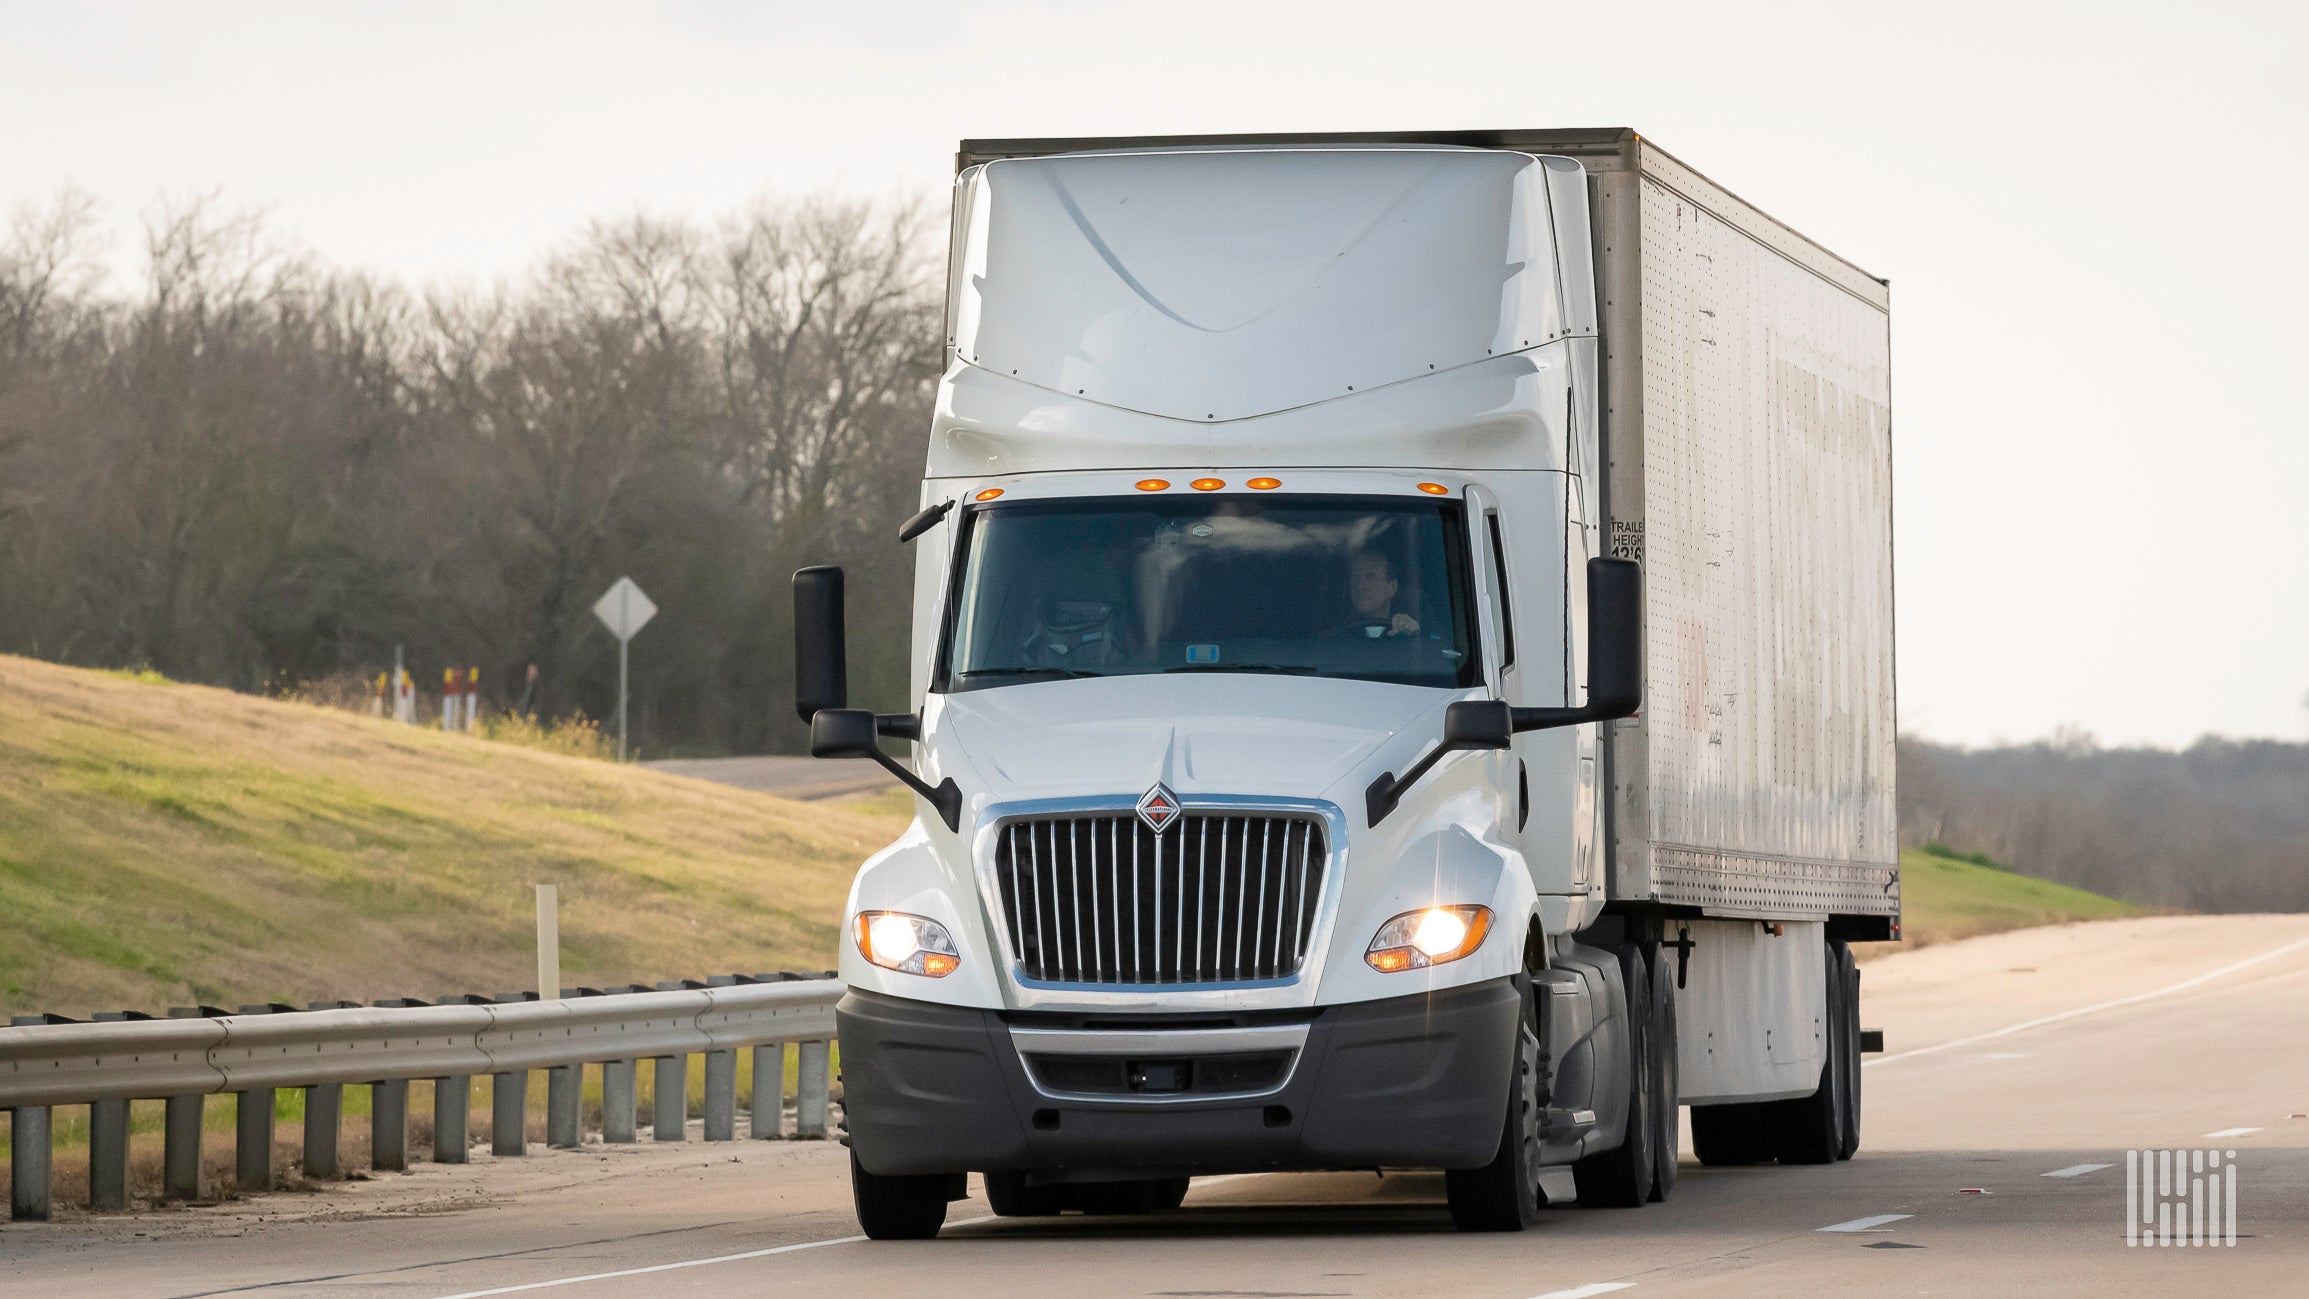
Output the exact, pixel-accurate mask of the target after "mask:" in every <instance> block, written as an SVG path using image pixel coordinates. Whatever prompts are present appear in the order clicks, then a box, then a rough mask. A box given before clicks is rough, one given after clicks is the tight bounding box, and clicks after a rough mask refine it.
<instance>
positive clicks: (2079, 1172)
mask: <svg viewBox="0 0 2309 1299" xmlns="http://www.w3.org/2000/svg"><path fill="white" fill-rule="evenodd" d="M2114 1167H2116V1165H2115V1164H2070V1165H2069V1166H2068V1167H2066V1168H2056V1169H2054V1170H2052V1171H2051V1172H2049V1173H2040V1174H2038V1176H2040V1177H2082V1176H2084V1175H2085V1174H2086V1173H2097V1172H2099V1171H2101V1170H2102V1169H2104V1168H2114Z"/></svg>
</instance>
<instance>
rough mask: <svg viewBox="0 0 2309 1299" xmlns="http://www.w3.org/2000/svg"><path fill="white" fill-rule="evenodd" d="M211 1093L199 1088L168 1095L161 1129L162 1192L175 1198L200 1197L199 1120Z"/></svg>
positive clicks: (195, 1198) (193, 1198)
mask: <svg viewBox="0 0 2309 1299" xmlns="http://www.w3.org/2000/svg"><path fill="white" fill-rule="evenodd" d="M207 1100H208V1097H206V1096H203V1095H201V1094H200V1093H198V1092H195V1093H193V1094H192V1095H190V1096H171V1097H169V1098H168V1110H167V1118H166V1121H165V1122H164V1124H163V1127H162V1132H161V1152H160V1169H161V1173H160V1184H161V1193H162V1194H163V1195H164V1196H166V1197H167V1198H169V1199H172V1200H197V1199H199V1198H200V1123H201V1115H202V1113H203V1107H204V1102H206V1101H207Z"/></svg>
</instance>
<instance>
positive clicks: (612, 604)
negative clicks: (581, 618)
mask: <svg viewBox="0 0 2309 1299" xmlns="http://www.w3.org/2000/svg"><path fill="white" fill-rule="evenodd" d="M593 616H594V617H596V618H599V619H601V621H602V625H603V626H605V627H607V628H609V632H610V635H612V636H615V637H617V638H618V639H619V640H621V641H625V640H632V639H633V634H634V633H635V632H637V631H640V630H641V629H642V628H644V627H646V626H648V625H649V620H650V619H652V618H655V617H657V605H656V604H655V603H653V602H652V601H651V600H650V598H649V597H648V596H646V595H643V594H642V593H641V588H640V587H638V586H635V585H634V583H633V579H632V578H630V577H621V578H619V579H617V584H616V585H615V586H612V587H610V588H609V590H608V591H607V592H605V593H604V594H603V595H602V597H601V598H600V599H599V600H596V601H594V602H593Z"/></svg>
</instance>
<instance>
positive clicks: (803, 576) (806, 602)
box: [794, 564, 871, 746]
mask: <svg viewBox="0 0 2309 1299" xmlns="http://www.w3.org/2000/svg"><path fill="white" fill-rule="evenodd" d="M848 648H849V647H848V646H847V645H846V644H845V643H844V640H843V636H842V570H841V569H840V568H838V567H836V566H833V565H830V564H828V565H820V566H818V567H816V568H805V569H802V570H801V571H799V572H797V573H795V574H794V711H795V712H796V713H798V714H800V715H801V718H802V720H803V721H805V722H807V721H809V720H811V719H812V718H814V717H816V716H817V715H818V713H819V712H820V711H821V710H823V709H828V708H847V707H849V706H850V670H849V653H848ZM869 716H871V714H869ZM811 743H812V744H813V746H814V745H815V744H816V730H815V728H812V732H811Z"/></svg>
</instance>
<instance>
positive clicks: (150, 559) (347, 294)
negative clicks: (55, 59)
mask: <svg viewBox="0 0 2309 1299" xmlns="http://www.w3.org/2000/svg"><path fill="white" fill-rule="evenodd" d="M95 218H96V212H95V210H94V208H93V205H92V204H90V203H89V202H88V201H87V200H85V199H83V198H80V197H77V196H74V195H71V194H67V195H65V196H62V197H61V198H59V199H58V200H56V201H55V202H54V203H52V204H49V205H47V206H44V207H41V208H38V209H34V210H26V211H22V212H19V213H18V214H16V216H15V218H14V220H13V221H12V222H11V224H10V226H9V228H8V230H7V231H6V234H5V237H4V239H0V651H5V652H11V653H19V654H27V655H32V656H35V657H40V658H45V659H50V660H55V661H60V662H65V663H74V664H81V665H88V666H102V667H119V666H129V665H138V666H147V665H148V666H150V667H152V668H155V669H158V670H159V671H161V672H163V673H165V674H167V675H168V676H169V677H171V678H173V679H178V680H186V681H198V682H206V683H210V684H215V685H222V686H229V687H233V688H236V689H241V690H275V689H280V688H282V687H285V686H290V685H295V684H299V683H306V682H312V681H317V680H323V679H327V678H331V677H341V676H344V675H347V674H354V673H358V674H362V675H369V674H374V673H377V672H379V671H382V670H383V669H384V668H385V667H387V666H389V665H390V664H391V662H392V660H393V653H394V648H395V647H396V646H402V647H405V650H406V653H407V656H408V660H409V662H410V664H411V666H412V668H413V669H414V670H415V672H416V677H417V681H418V683H419V686H420V688H428V687H429V688H433V689H437V688H438V683H439V681H440V678H441V670H442V669H443V668H447V667H458V668H462V667H466V666H471V665H479V666H480V667H481V668H482V672H483V689H484V697H485V700H486V702H487V704H488V705H489V706H490V707H492V708H497V709H502V708H506V707H510V706H515V705H518V704H519V703H520V702H522V700H523V698H524V696H525V695H526V696H527V702H528V703H529V706H530V708H531V709H532V710H533V711H535V712H537V713H539V714H541V715H544V716H548V717H552V716H560V715H565V714H568V713H571V712H575V711H579V710H582V711H583V712H585V713H587V714H589V715H591V716H593V717H596V718H599V717H602V716H604V715H606V714H607V713H608V712H609V711H610V710H611V709H612V708H614V706H615V691H616V654H615V642H614V641H613V640H611V638H610V637H609V636H608V634H607V633H606V632H605V631H603V630H602V628H601V627H600V626H599V625H598V624H597V623H596V622H595V620H594V618H593V616H592V613H591V606H592V603H593V601H594V600H595V598H596V597H597V596H598V595H600V593H601V592H602V591H603V590H605V589H606V588H607V587H608V585H609V584H610V583H611V582H612V581H614V580H615V579H616V578H618V577H619V576H620V575H631V576H632V577H633V578H634V580H635V581H637V582H639V583H640V584H641V586H642V587H643V589H644V590H646V591H648V592H649V594H650V595H651V596H652V597H653V598H654V599H655V600H656V601H657V603H658V604H659V605H660V606H661V608H662V609H663V612H662V613H661V614H660V615H659V617H658V619H657V621H656V622H655V623H654V624H653V625H652V626H651V627H650V628H648V629H647V630H645V631H644V632H643V633H642V634H641V635H640V636H639V637H638V638H637V639H636V640H635V642H634V657H633V670H632V671H633V675H632V680H633V711H632V720H633V725H634V731H635V740H636V743H637V744H638V745H640V746H641V748H642V750H643V752H644V753H645V755H646V754H647V753H649V752H658V753H663V752H666V751H669V750H680V749H690V750H708V751H710V750H726V751H734V752H747V751H760V750H765V749H780V748H789V749H790V748H794V747H798V746H799V744H800V742H801V729H800V726H799V723H798V722H797V721H796V720H795V718H794V716H793V710H792V707H791V703H790V688H789V684H788V683H789V682H790V680H791V658H792V652H793V651H792V632H791V616H790V608H789V599H788V591H789V576H790V574H791V573H792V571H793V570H794V569H795V568H796V567H799V566H801V565H804V564H810V563H828V562H831V563H842V564H844V565H846V566H847V567H848V569H849V574H850V583H851V591H852V596H851V605H850V607H851V610H852V614H851V637H850V644H851V655H852V664H851V672H852V679H853V683H854V689H855V691H856V693H857V695H858V698H859V701H860V702H861V703H862V704H873V705H877V706H881V707H884V708H896V707H899V706H901V705H900V701H901V700H902V699H903V697H904V693H905V689H906V684H905V683H906V672H907V664H906V659H907V650H906V644H907V641H906V634H905V633H906V624H907V618H908V608H909V598H908V597H909V592H910V589H911V565H910V562H909V557H908V554H907V552H906V551H904V550H903V549H901V548H900V547H898V546H897V545H896V544H895V542H894V540H893V536H892V533H893V530H894V528H895V526H896V524H897V523H898V521H900V520H901V519H903V518H904V517H905V516H906V515H907V514H909V513H911V512H912V510H913V508H914V505H915V502H916V496H917V492H918V484H919V480H920V475H921V469H922V464H923V457H924V452H925V440H926V437H927V433H928V427H929V415H930V407H931V403H932V397H933V391H934V387H935V383H936V379H937V373H938V367H939V364H940V344H941V333H940V331H941V328H942V297H943V292H942V288H943V286H942V284H941V282H940V274H941V268H942V263H943V249H942V247H941V246H939V244H938V241H937V237H936V236H937V234H938V233H939V231H940V230H942V224H941V223H938V222H936V221H935V220H934V219H933V218H932V215H931V214H930V213H929V212H928V211H927V210H926V209H925V208H923V207H922V206H921V205H919V204H915V205H908V204H899V203H879V204H877V203H863V202H850V201H838V200H832V199H816V200H807V201H794V202H785V203H765V204H763V205H761V206H758V207H756V208H754V209H751V210H748V211H745V212H741V213H738V214H735V215H732V216H730V217H727V218H725V219H723V220H720V221H715V222H690V221H678V220H660V219H651V218H644V217H635V218H631V219H627V220H622V221H616V222H604V223H597V224H594V225H592V226H590V227H588V228H587V229H586V230H584V231H583V232H582V233H581V234H580V235H579V236H578V237H577V238H575V239H574V240H573V241H572V243H571V244H570V245H569V246H568V247H566V248H565V249H564V250H562V251H560V252H558V253H556V254H555V255H553V256H551V257H549V258H546V259H544V260H543V261H542V262H541V264H540V265H538V266H537V267H536V268H535V269H534V270H533V271H532V272H531V273H529V274H527V275H526V276H524V277H521V278H520V279H518V280H517V281H514V282H512V283H510V284H509V285H505V286H501V287H497V288H492V289H487V290H476V289H466V290H459V291H443V292H434V293H418V292H415V291H412V290H411V289H409V288H407V287H405V286H402V285H400V284H397V283H395V282H393V281H391V280H389V279H386V278H382V277H378V276H374V275H367V274H359V273H354V272H350V271H346V270H343V269H339V268H333V267H330V266H328V265H326V264H323V263H322V262H320V261H319V260H317V259H315V258H313V257H311V256H309V255H304V254H299V253H296V252H292V251H287V250H285V249H284V247H283V245H282V244H281V243H280V242H279V241H278V240H276V239H275V238H274V237H273V236H272V234H271V233H270V232H269V231H268V230H267V229H266V228H265V226H264V225H263V223H262V222H261V221H260V220H257V219H255V218H252V217H249V216H246V215H241V214H236V213H232V212H229V211H226V210H224V209H223V208H222V207H221V206H220V205H219V204H218V203H217V202H215V201H214V200H208V201H197V202H190V203H184V204H180V205H178V206H176V207H174V208H172V209H169V210H166V211H163V212H160V213H159V214H158V215H156V216H154V217H152V218H149V219H148V220H147V222H146V226H145V232H144V247H143V248H142V250H141V252H142V257H141V263H142V270H141V274H140V275H139V276H137V277H136V278H135V279H134V282H133V284H132V286H131V287H128V288H126V289H120V288H115V287H112V285H111V284H110V282H109V281H108V279H107V277H106V276H105V274H104V273H103V268H104V267H105V266H106V265H107V264H108V263H107V255H108V253H109V250H108V249H106V248H105V247H103V246H101V244H100V242H99V241H98V239H97V238H96V235H95V231H96V229H97V222H96V220H95ZM531 665H535V666H536V668H537V679H536V685H535V687H534V693H531V692H530V687H529V685H528V670H529V668H530V666H531Z"/></svg>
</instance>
